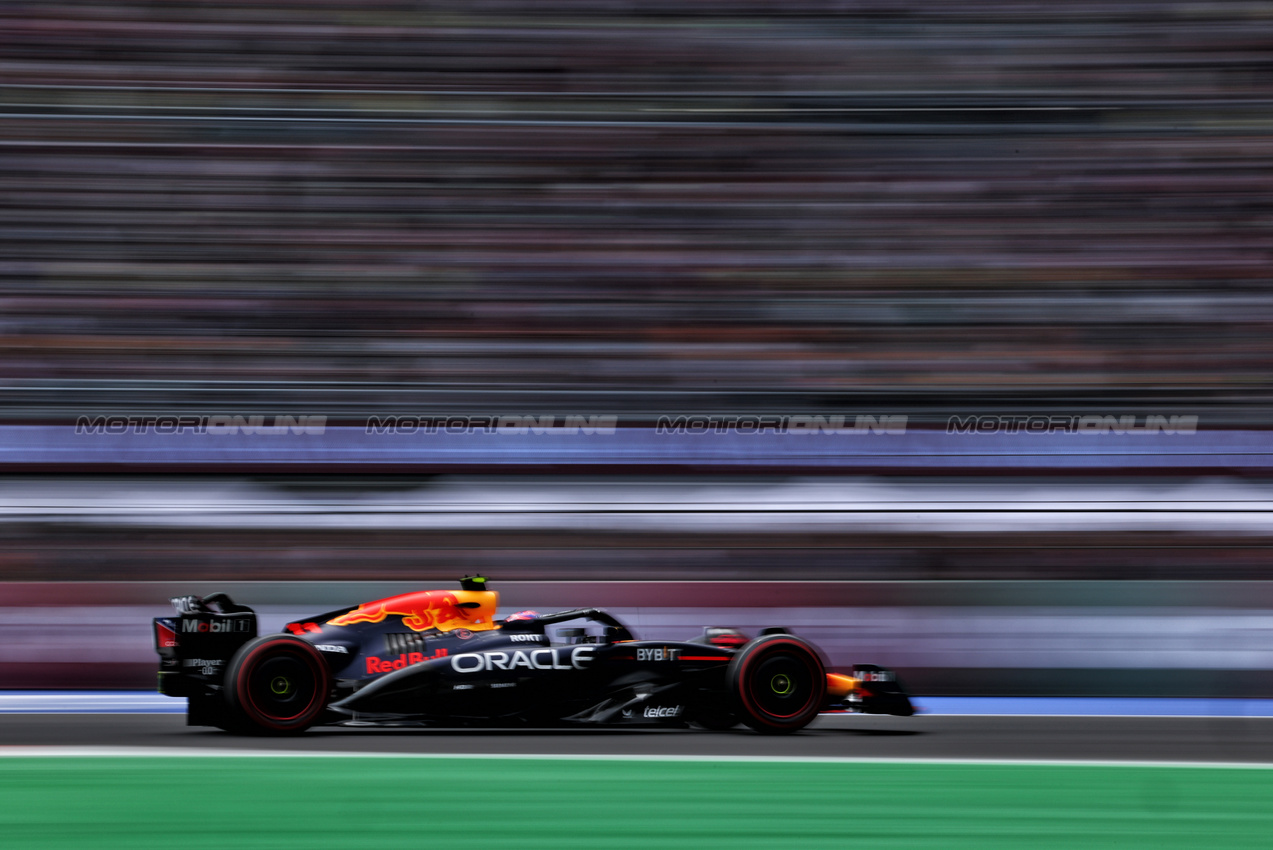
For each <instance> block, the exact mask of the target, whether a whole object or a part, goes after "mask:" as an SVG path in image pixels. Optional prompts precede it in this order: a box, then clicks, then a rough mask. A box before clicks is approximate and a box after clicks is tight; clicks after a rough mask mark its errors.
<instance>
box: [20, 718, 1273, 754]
mask: <svg viewBox="0 0 1273 850" xmlns="http://www.w3.org/2000/svg"><path fill="white" fill-rule="evenodd" d="M11 746H40V747H49V746H61V747H128V748H137V747H142V748H149V747H155V748H174V747H175V748H182V749H191V748H193V749H203V748H206V749H208V750H210V751H215V750H217V749H223V750H244V749H251V750H262V751H277V752H328V753H332V754H339V753H434V754H458V755H476V754H481V755H569V756H575V755H593V756H605V755H618V756H631V755H642V756H700V757H717V756H725V757H731V756H732V757H738V756H744V757H756V756H767V757H784V758H790V757H816V758H870V759H918V760H927V759H970V760H983V759H988V760H1045V761H1052V760H1058V761H1100V762H1172V763H1181V762H1192V763H1218V762H1223V763H1252V764H1273V718H1265V717H969V716H954V717H952V716H944V717H943V716H922V715H921V716H916V717H906V718H902V717H865V716H855V715H831V716H823V717H820V718H819V719H818V720H817V721H815V722H814V724H813V725H811V726H810V727H808V728H807V729H805V730H804V731H802V732H800V733H798V734H795V735H787V736H765V735H758V734H756V733H754V732H752V731H750V730H748V729H746V728H744V727H740V728H739V729H735V730H730V731H727V732H706V731H701V730H694V729H665V728H659V729H566V730H561V729H552V730H494V729H352V728H341V727H323V728H318V729H312V730H310V731H309V732H307V733H305V734H304V735H301V736H297V737H291V738H256V737H245V736H239V735H231V734H228V733H225V732H221V731H219V730H215V729H205V728H202V727H187V726H186V725H185V718H184V717H183V716H181V715H172V714H74V715H71V714H63V715H50V714H12V715H6V716H0V747H11Z"/></svg>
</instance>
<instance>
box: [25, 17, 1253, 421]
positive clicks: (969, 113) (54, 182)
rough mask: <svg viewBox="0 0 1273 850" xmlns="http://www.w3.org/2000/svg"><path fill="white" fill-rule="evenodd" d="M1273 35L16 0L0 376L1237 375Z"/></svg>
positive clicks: (160, 396) (1131, 379)
mask: <svg viewBox="0 0 1273 850" xmlns="http://www.w3.org/2000/svg"><path fill="white" fill-rule="evenodd" d="M1270 48H1273V11H1271V10H1270V9H1269V7H1267V6H1266V5H1263V4H1255V3H1250V4H1248V3H1209V4H1208V3H1204V4H1182V3H1174V2H1138V1H1136V0H1110V2H1100V3H1089V2H1075V3H1063V4H1037V3H1024V2H975V3H955V4H952V3H947V2H936V0H921V1H920V2H900V3H893V2H889V3H884V2H852V0H826V2H813V0H809V2H802V0H794V1H793V0H753V1H752V2H749V1H748V0H729V2H723V0H722V2H694V3H688V4H687V3H672V2H640V1H639V0H637V2H622V1H621V0H610V2H606V0H558V1H557V2H554V0H548V2H534V3H530V2H516V1H515V0H465V2H425V1H423V0H422V2H368V0H359V2H352V0H327V1H326V2H317V0H316V1H315V2H306V3H281V2H278V3H268V2H266V3H262V2H246V0H244V1H243V2H219V3H216V4H206V5H196V4H191V3H175V4H174V3H167V2H164V3H159V2H155V3H129V2H110V3H97V2H49V3H30V4H7V5H5V6H4V8H3V9H0V90H3V99H4V102H5V103H4V108H3V110H2V111H0V151H2V153H0V217H2V220H3V227H0V298H2V299H3V312H2V313H0V317H2V318H0V410H3V411H4V413H5V414H6V415H7V416H8V417H9V418H10V419H15V418H47V417H48V416H50V415H61V414H67V415H76V414H79V413H83V412H95V411H98V410H101V409H103V408H109V409H112V410H122V409H125V408H127V407H129V406H130V405H131V406H134V407H136V406H149V408H150V409H164V410H170V411H175V410H177V409H185V408H190V407H203V408H205V409H206V408H207V407H208V406H209V405H220V406H222V407H224V406H227V405H230V406H233V405H236V404H238V405H240V406H243V405H250V404H254V403H258V402H260V401H261V399H262V397H264V398H265V399H266V400H267V401H268V400H270V399H274V400H277V399H279V398H282V397H283V396H281V395H278V394H277V393H275V392H274V391H275V390H277V391H278V392H295V391H296V388H298V387H308V388H311V389H310V391H309V393H308V395H305V396H304V397H303V400H304V401H305V403H307V404H309V405H310V407H309V409H307V410H304V411H302V412H306V413H329V412H332V413H338V412H341V411H347V412H349V411H356V410H360V409H371V408H375V409H385V408H386V407H391V406H392V405H394V404H395V403H401V402H402V400H403V399H404V398H408V397H409V398H411V400H412V402H413V403H414V404H423V405H428V404H435V405H442V404H445V403H450V402H455V403H457V404H460V403H469V404H474V403H478V404H480V402H481V400H483V399H487V400H489V399H491V398H495V397H497V395H495V394H498V393H501V392H518V393H522V395H521V396H518V398H519V399H521V402H522V403H527V402H534V403H536V404H539V405H540V406H541V407H546V408H550V407H552V406H553V405H557V406H561V405H564V404H570V405H572V406H574V407H575V408H576V409H580V408H581V407H582V405H581V404H580V401H579V400H580V399H584V400H587V399H595V400H596V401H597V403H598V404H603V405H605V406H606V407H607V410H606V411H602V412H609V411H615V412H623V410H622V409H621V408H624V407H625V406H626V407H628V408H633V407H635V408H641V407H645V408H647V409H648V408H650V407H651V406H652V407H661V408H669V407H676V406H680V407H684V406H685V404H686V402H684V399H685V398H689V399H694V400H696V401H697V402H706V401H707V400H709V399H711V398H728V397H729V395H730V394H731V393H743V392H749V393H755V392H771V393H775V394H784V393H787V394H794V395H795V396H796V397H800V398H811V399H812V398H831V399H836V398H841V397H843V394H853V393H862V392H871V391H887V392H891V393H912V394H915V395H916V396H917V397H918V396H922V395H923V394H926V393H928V394H932V393H937V394H947V395H948V396H953V397H956V398H959V397H966V398H969V399H982V398H985V397H986V395H987V394H990V393H1002V392H1015V393H1023V394H1032V395H1033V396H1036V397H1039V398H1047V397H1049V396H1058V397H1059V396H1065V397H1071V398H1077V399H1093V398H1115V399H1127V398H1133V397H1137V394H1146V393H1150V394H1153V393H1159V394H1170V395H1171V397H1172V398H1175V399H1180V400H1182V402H1181V403H1182V404H1183V403H1187V402H1189V401H1191V400H1199V399H1204V398H1206V399H1212V400H1215V399H1220V400H1228V401H1230V402H1232V403H1234V404H1236V405H1243V404H1250V405H1259V404H1261V403H1263V402H1264V401H1266V400H1267V398H1268V396H1269V380H1268V375H1269V374H1270V371H1271V368H1270V367H1273V341H1271V340H1273V335H1271V334H1270V333H1269V331H1270V323H1271V322H1273V292H1271V291H1270V287H1269V269H1270V259H1271V258H1273V202H1271V201H1270V199H1271V198H1273V120H1270V114H1271V113H1270V112H1269V105H1270V96H1271V95H1273V71H1271V70H1270V68H1271V66H1270V63H1269V51H1270ZM410 391H418V393H419V394H418V395H414V396H404V395H403V393H404V392H410ZM589 394H592V395H589ZM289 398H294V397H289ZM456 399H460V401H456ZM474 399H476V400H477V401H476V402H475V401H474ZM678 399H679V400H678ZM86 406H88V407H91V409H90V410H85V409H84V408H85V407H86ZM232 412H237V410H234V411H232ZM281 412H291V411H281ZM478 412H482V411H478ZM795 412H801V411H799V410H797V411H795ZM1079 412H1085V411H1079ZM1171 412H1182V413H1190V412H1195V411H1193V410H1190V409H1188V408H1187V407H1182V408H1180V409H1179V410H1178V411H1177V410H1173V411H1171Z"/></svg>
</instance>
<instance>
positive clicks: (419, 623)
mask: <svg viewBox="0 0 1273 850" xmlns="http://www.w3.org/2000/svg"><path fill="white" fill-rule="evenodd" d="M461 596H463V597H465V599H460V598H459V597H461ZM488 596H489V597H493V596H495V594H494V593H491V592H489V591H475V592H460V593H453V592H450V591H441V590H424V591H420V592H418V593H405V594H403V595H402V596H391V597H389V598H388V599H380V600H377V601H376V602H364V603H363V604H362V605H359V606H358V607H357V608H355V609H354V610H352V611H350V612H349V613H347V614H341V615H340V616H339V617H336V618H334V619H331V620H328V621H327V622H328V624H329V625H332V626H352V625H354V624H355V623H382V622H384V619H385V618H386V617H390V616H394V617H401V618H402V625H404V626H406V627H407V628H408V629H411V630H412V631H415V632H422V631H424V630H425V629H433V628H436V629H442V630H444V631H446V630H450V629H453V628H455V627H457V626H466V627H468V628H470V629H489V628H490V627H491V616H490V614H488V613H487V611H486V610H485V609H487V608H489V609H490V611H491V613H493V612H494V608H495V604H494V602H495V601H494V599H491V600H486V599H485V597H488ZM468 597H474V598H473V599H469V598H468ZM479 600H481V601H479ZM488 601H489V604H483V603H484V602H488Z"/></svg>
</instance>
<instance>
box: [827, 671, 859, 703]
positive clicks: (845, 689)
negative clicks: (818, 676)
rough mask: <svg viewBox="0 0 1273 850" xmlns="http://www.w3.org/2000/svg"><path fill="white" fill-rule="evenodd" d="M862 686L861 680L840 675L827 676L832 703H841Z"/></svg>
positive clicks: (828, 691) (830, 674) (828, 692)
mask: <svg viewBox="0 0 1273 850" xmlns="http://www.w3.org/2000/svg"><path fill="white" fill-rule="evenodd" d="M859 684H861V682H859V680H857V679H855V678H853V677H852V676H845V675H842V674H840V673H828V674H827V696H828V697H831V701H832V702H839V701H840V700H843V699H844V698H845V697H847V696H848V695H849V694H851V693H853V692H854V691H856V690H857V689H858V685H859Z"/></svg>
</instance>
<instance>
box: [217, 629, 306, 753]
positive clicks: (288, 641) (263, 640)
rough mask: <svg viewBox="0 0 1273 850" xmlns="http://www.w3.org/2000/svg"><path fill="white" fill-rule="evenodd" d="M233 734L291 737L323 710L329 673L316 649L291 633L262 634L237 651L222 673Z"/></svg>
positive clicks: (304, 727) (302, 730)
mask: <svg viewBox="0 0 1273 850" xmlns="http://www.w3.org/2000/svg"><path fill="white" fill-rule="evenodd" d="M225 692H226V700H227V702H228V703H229V706H230V716H231V718H232V720H233V727H234V728H235V729H236V730H241V731H244V732H251V733H256V734H267V735H295V734H298V733H300V732H304V731H305V730H306V729H308V728H309V727H310V726H312V725H313V724H314V721H315V720H317V719H318V716H319V715H320V714H322V712H323V709H324V708H325V707H326V706H327V698H328V695H329V694H330V692H331V673H330V671H328V669H327V662H326V661H324V660H323V657H322V656H321V655H319V654H318V650H316V649H314V647H313V646H311V645H310V644H308V643H306V642H305V641H303V640H301V639H300V638H297V637H292V636H291V635H262V636H261V637H258V638H256V639H255V640H251V641H248V642H247V643H245V644H243V646H241V647H239V651H238V652H236V653H235V654H234V658H233V659H231V660H230V666H229V668H227V670H226V674H225Z"/></svg>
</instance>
